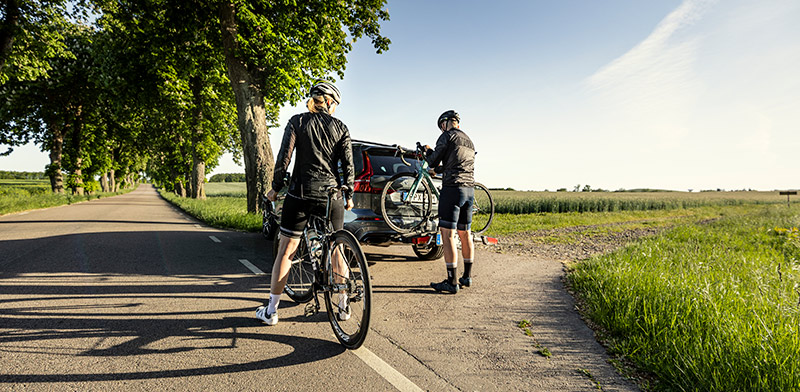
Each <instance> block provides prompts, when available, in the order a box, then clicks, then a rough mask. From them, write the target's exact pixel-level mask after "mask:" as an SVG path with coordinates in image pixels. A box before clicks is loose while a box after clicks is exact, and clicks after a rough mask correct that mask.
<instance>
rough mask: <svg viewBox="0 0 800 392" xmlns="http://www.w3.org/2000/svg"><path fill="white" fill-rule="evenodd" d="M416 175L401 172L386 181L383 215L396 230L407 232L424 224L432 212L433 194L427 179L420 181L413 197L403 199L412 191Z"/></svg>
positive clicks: (382, 204)
mask: <svg viewBox="0 0 800 392" xmlns="http://www.w3.org/2000/svg"><path fill="white" fill-rule="evenodd" d="M414 181H416V177H415V176H414V175H412V174H409V173H399V174H395V175H394V176H392V178H391V179H390V180H389V181H387V182H386V185H385V186H384V187H383V192H381V215H382V216H383V220H384V221H385V222H386V224H387V225H388V226H389V227H390V228H391V229H392V230H394V231H396V232H398V233H401V234H407V233H411V232H413V231H415V230H417V229H418V228H419V227H420V226H422V225H423V224H424V223H425V222H426V221H427V220H428V217H429V216H430V214H431V205H432V198H433V195H432V194H431V190H430V188H428V182H427V181H420V183H419V186H418V187H417V191H416V192H415V193H414V195H413V197H411V198H409V199H408V200H405V201H404V200H403V199H404V198H406V195H408V194H409V192H410V191H411V187H412V186H413V185H414Z"/></svg>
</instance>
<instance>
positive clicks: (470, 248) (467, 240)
mask: <svg viewBox="0 0 800 392" xmlns="http://www.w3.org/2000/svg"><path fill="white" fill-rule="evenodd" d="M442 237H444V236H442ZM458 239H460V240H461V256H463V257H464V259H465V260H472V254H473V253H475V243H474V242H473V241H472V232H471V231H468V230H459V231H458Z"/></svg>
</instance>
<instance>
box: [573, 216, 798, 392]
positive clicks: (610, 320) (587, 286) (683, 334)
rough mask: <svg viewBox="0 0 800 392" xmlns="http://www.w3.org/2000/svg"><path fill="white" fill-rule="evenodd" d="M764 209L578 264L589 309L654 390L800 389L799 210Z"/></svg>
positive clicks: (577, 279)
mask: <svg viewBox="0 0 800 392" xmlns="http://www.w3.org/2000/svg"><path fill="white" fill-rule="evenodd" d="M757 209H758V211H756V212H755V213H753V212H752V211H751V212H750V213H747V214H743V215H732V216H727V217H724V218H722V219H719V220H717V221H714V222H711V223H706V224H684V225H678V226H676V227H675V228H673V229H672V230H669V231H667V232H666V233H664V234H662V235H658V236H655V237H651V238H646V239H643V240H641V241H638V242H636V243H634V244H632V245H630V246H628V247H626V248H624V249H622V250H619V251H617V252H613V253H609V254H605V255H602V256H598V257H596V258H593V259H590V260H588V261H585V262H581V263H578V264H576V265H574V266H573V270H572V271H571V272H570V274H569V280H570V282H571V285H572V287H573V288H574V289H575V291H576V292H577V293H579V296H580V297H581V298H582V300H583V304H584V306H585V311H586V313H587V315H588V316H589V317H590V318H591V319H592V320H593V322H594V323H595V324H596V325H598V326H600V330H601V331H602V332H603V333H604V336H603V338H604V339H605V340H606V341H607V343H608V346H609V347H610V349H611V350H612V352H613V353H614V354H616V355H618V356H620V357H622V358H623V359H624V361H625V362H627V363H633V364H634V365H635V366H636V367H637V368H638V369H640V370H644V371H645V372H647V373H650V374H653V375H655V376H656V377H655V379H656V380H657V381H655V382H654V383H655V385H651V386H653V387H655V388H654V389H658V390H681V391H689V390H704V391H734V390H736V391H788V390H798V388H800V362H798V361H797V360H796V359H797V358H800V232H799V231H798V226H800V207H798V206H793V207H791V208H788V207H787V206H785V205H783V206H778V205H774V206H760V207H758V208H757Z"/></svg>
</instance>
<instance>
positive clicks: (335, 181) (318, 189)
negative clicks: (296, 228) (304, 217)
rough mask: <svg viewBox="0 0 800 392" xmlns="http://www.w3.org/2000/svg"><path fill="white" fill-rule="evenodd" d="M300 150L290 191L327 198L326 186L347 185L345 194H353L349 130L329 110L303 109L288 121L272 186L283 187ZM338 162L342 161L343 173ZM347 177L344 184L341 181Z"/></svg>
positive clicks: (299, 194)
mask: <svg viewBox="0 0 800 392" xmlns="http://www.w3.org/2000/svg"><path fill="white" fill-rule="evenodd" d="M295 149H296V150H297V154H296V157H295V163H294V169H293V170H292V178H291V180H290V181H289V194H291V195H293V196H295V197H297V198H300V199H310V200H327V195H326V193H325V187H326V186H330V185H334V186H340V185H347V186H348V187H349V189H348V190H347V191H345V197H347V198H348V199H349V198H352V192H353V184H354V182H355V173H354V168H353V147H352V144H351V142H350V131H348V129H347V126H346V125H344V123H343V122H342V121H340V120H339V119H337V118H334V117H332V116H331V115H330V114H327V113H310V112H309V113H303V114H298V115H295V116H293V117H292V118H291V119H290V120H289V123H288V124H286V130H285V131H284V133H283V141H282V142H281V149H280V152H279V153H278V158H277V159H276V161H275V172H274V176H273V180H272V189H274V190H275V191H276V192H277V191H280V190H281V189H283V187H284V186H285V184H284V176H285V175H286V171H287V170H288V168H289V162H290V161H291V160H292V151H293V150H295ZM337 162H341V168H342V177H343V178H340V176H339V173H338V167H337ZM342 180H344V184H342V183H341V182H342Z"/></svg>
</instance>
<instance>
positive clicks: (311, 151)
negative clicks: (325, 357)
mask: <svg viewBox="0 0 800 392" xmlns="http://www.w3.org/2000/svg"><path fill="white" fill-rule="evenodd" d="M310 95H311V99H309V100H308V103H307V107H308V112H307V113H303V114H298V115H295V116H293V117H292V118H291V119H290V120H289V123H288V124H286V130H285V131H284V133H283V140H282V142H281V149H280V152H279V153H278V157H277V159H276V161H275V172H274V176H273V181H272V190H270V191H269V193H267V198H268V199H269V200H271V201H275V200H276V199H277V195H278V192H279V191H281V190H282V189H283V188H284V187H285V186H286V184H285V183H284V178H285V176H286V173H287V170H288V168H289V162H291V160H292V152H293V151H296V154H295V155H296V156H295V164H294V168H293V170H292V177H291V179H290V180H289V184H288V186H289V189H288V191H287V195H286V199H285V200H284V202H283V211H282V215H281V228H280V231H281V235H280V243H279V246H278V254H277V255H276V257H275V264H274V265H273V267H272V278H271V282H270V299H269V303H268V305H266V306H261V307H259V308H258V309H257V310H256V317H257V318H258V319H260V320H261V321H263V322H264V323H265V324H267V325H275V324H277V323H278V314H277V309H278V303H279V302H280V297H281V293H283V289H284V287H285V286H286V281H287V279H288V275H289V268H290V267H291V257H292V255H293V254H294V252H295V251H296V250H297V247H298V245H299V243H300V236H301V235H302V234H303V228H304V227H305V225H306V223H307V222H308V218H309V215H310V214H318V215H322V216H324V214H325V205H326V202H327V194H326V188H327V187H328V186H339V185H344V186H345V187H346V189H345V191H344V192H343V193H344V195H343V196H344V199H345V201H344V202H342V201H341V199H340V198H339V199H336V200H334V201H338V202H334V203H333V205H332V206H331V222H332V223H333V227H334V229H335V230H341V229H342V228H343V227H344V210H345V208H346V209H347V210H350V209H352V208H353V183H354V179H355V173H354V168H353V149H352V146H351V142H350V132H349V131H348V129H347V126H346V125H345V124H344V123H343V122H342V121H340V120H339V119H337V118H334V117H333V113H334V112H335V111H336V107H337V106H338V105H339V103H341V95H340V93H339V90H338V89H337V88H336V86H334V85H333V84H331V83H328V82H321V83H318V84H317V85H315V86H314V87H312V88H311V91H310ZM339 162H341V169H342V173H343V176H342V177H343V179H340V176H339V173H338V163H339ZM342 180H343V181H344V183H343V184H341V183H340V182H341V181H342ZM333 268H334V270H336V271H337V272H344V271H342V270H343V269H346V268H347V267H346V266H345V265H344V263H342V262H341V260H338V259H336V260H334V262H333ZM342 275H346V274H342ZM339 302H340V306H339V308H340V309H349V307H348V306H347V298H346V295H343V296H340V298H339ZM342 312H344V310H343V311H342ZM339 317H340V318H342V319H346V318H349V314H340V315H339Z"/></svg>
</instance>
